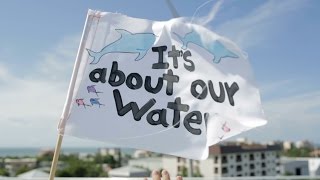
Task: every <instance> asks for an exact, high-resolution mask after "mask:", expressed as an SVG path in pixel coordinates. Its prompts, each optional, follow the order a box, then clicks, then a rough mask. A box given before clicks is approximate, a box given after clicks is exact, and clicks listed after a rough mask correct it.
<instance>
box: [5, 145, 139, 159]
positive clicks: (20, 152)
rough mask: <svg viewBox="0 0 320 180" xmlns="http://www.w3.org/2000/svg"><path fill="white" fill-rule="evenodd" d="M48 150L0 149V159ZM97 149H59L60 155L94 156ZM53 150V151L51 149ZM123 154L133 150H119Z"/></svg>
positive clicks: (31, 154) (29, 155) (27, 155)
mask: <svg viewBox="0 0 320 180" xmlns="http://www.w3.org/2000/svg"><path fill="white" fill-rule="evenodd" d="M48 149H49V148H0V157H8V156H10V157H35V156H37V155H38V154H39V152H41V151H43V150H48ZM98 149H99V148H97V147H96V148H91V147H90V148H87V147H86V148H71V147H66V148H62V149H61V154H71V153H80V154H95V153H97V152H98ZM49 150H50V149H49ZM52 150H53V149H52ZM121 150H122V152H123V153H125V154H132V153H133V151H134V150H132V149H121Z"/></svg>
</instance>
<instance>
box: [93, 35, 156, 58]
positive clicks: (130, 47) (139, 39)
mask: <svg viewBox="0 0 320 180" xmlns="http://www.w3.org/2000/svg"><path fill="white" fill-rule="evenodd" d="M115 30H116V31H117V32H118V33H120V35H121V36H120V38H119V39H117V40H116V41H114V42H112V43H110V44H108V45H106V46H105V47H104V48H102V49H101V50H100V51H99V52H94V51H92V50H90V49H87V51H88V53H89V56H91V57H92V58H93V60H92V62H91V63H90V64H97V63H98V62H99V61H100V59H101V57H102V56H103V55H105V54H108V53H137V54H138V56H137V57H136V59H135V60H136V61H138V60H141V59H142V58H143V57H144V56H145V55H146V54H147V51H148V50H149V49H150V48H151V47H152V45H153V44H154V42H155V40H156V35H154V34H153V33H131V32H129V31H127V30H125V29H115Z"/></svg>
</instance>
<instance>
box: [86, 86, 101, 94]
mask: <svg viewBox="0 0 320 180" xmlns="http://www.w3.org/2000/svg"><path fill="white" fill-rule="evenodd" d="M95 86H96V85H91V86H87V90H88V93H91V92H92V93H96V95H97V96H99V95H98V94H99V93H102V92H98V91H97V90H96V88H95Z"/></svg>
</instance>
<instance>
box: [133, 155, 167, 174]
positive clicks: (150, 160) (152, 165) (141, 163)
mask: <svg viewBox="0 0 320 180" xmlns="http://www.w3.org/2000/svg"><path fill="white" fill-rule="evenodd" d="M163 159H164V158H163V157H146V158H139V159H130V160H129V163H128V164H129V166H132V167H143V168H145V169H148V170H150V171H152V170H160V169H163V167H164V166H163ZM166 168H167V169H169V168H168V167H166Z"/></svg>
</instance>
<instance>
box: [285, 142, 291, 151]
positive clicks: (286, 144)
mask: <svg viewBox="0 0 320 180" xmlns="http://www.w3.org/2000/svg"><path fill="white" fill-rule="evenodd" d="M292 148H293V143H292V142H291V141H284V142H283V150H284V151H288V150H290V149H292Z"/></svg>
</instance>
